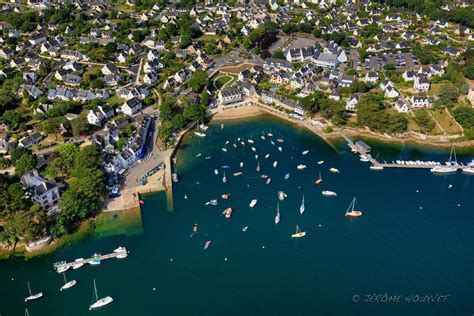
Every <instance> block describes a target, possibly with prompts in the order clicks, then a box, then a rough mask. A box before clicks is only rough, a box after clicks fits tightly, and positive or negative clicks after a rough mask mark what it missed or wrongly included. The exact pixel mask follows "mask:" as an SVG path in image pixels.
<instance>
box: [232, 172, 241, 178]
mask: <svg viewBox="0 0 474 316" xmlns="http://www.w3.org/2000/svg"><path fill="white" fill-rule="evenodd" d="M241 175H242V172H240V171H239V172H234V177H238V176H241Z"/></svg>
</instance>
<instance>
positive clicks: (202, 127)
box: [199, 123, 209, 131]
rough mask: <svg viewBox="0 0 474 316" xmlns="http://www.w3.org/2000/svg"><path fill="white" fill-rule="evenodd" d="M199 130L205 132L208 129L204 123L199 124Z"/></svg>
mask: <svg viewBox="0 0 474 316" xmlns="http://www.w3.org/2000/svg"><path fill="white" fill-rule="evenodd" d="M199 128H200V129H202V130H203V131H207V130H208V129H209V127H207V126H206V125H204V123H201V124H200V125H199Z"/></svg>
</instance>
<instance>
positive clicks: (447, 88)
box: [435, 83, 459, 108]
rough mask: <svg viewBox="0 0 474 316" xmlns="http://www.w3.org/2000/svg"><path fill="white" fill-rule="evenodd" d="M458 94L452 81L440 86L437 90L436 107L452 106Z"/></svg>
mask: <svg viewBox="0 0 474 316" xmlns="http://www.w3.org/2000/svg"><path fill="white" fill-rule="evenodd" d="M458 96H459V90H458V89H457V88H456V86H454V84H452V83H447V84H444V85H442V86H441V88H440V89H439V92H438V100H436V103H435V105H437V106H438V107H448V108H450V107H452V106H453V105H454V104H455V103H456V101H457V99H458Z"/></svg>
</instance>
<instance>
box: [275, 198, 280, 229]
mask: <svg viewBox="0 0 474 316" xmlns="http://www.w3.org/2000/svg"><path fill="white" fill-rule="evenodd" d="M279 222H280V203H277V215H276V216H275V224H278V223H279Z"/></svg>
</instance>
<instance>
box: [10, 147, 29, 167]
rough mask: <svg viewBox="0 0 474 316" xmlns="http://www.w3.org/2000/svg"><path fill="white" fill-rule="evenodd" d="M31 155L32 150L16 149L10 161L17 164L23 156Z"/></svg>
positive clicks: (12, 152)
mask: <svg viewBox="0 0 474 316" xmlns="http://www.w3.org/2000/svg"><path fill="white" fill-rule="evenodd" d="M29 154H31V150H29V149H28V148H25V147H20V146H18V147H16V148H15V149H13V150H12V151H11V153H10V159H11V161H12V163H13V164H15V163H16V162H17V161H18V160H19V159H20V158H21V157H22V156H23V155H29Z"/></svg>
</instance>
